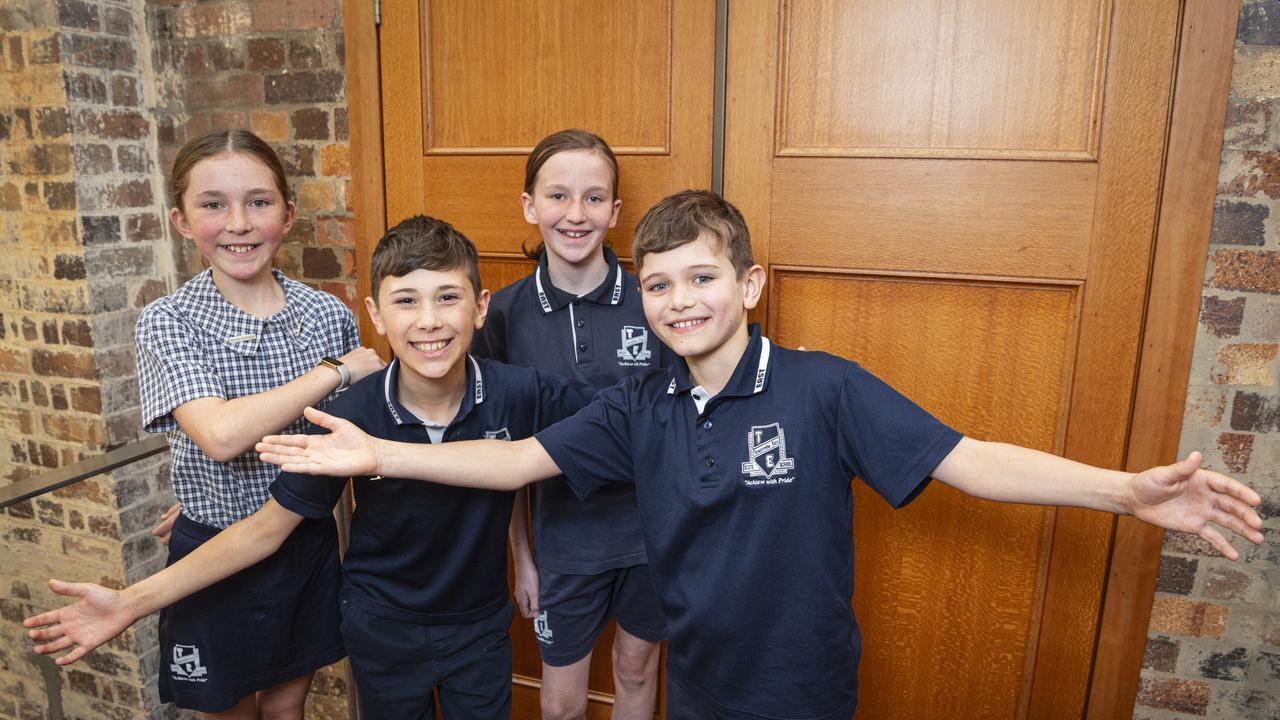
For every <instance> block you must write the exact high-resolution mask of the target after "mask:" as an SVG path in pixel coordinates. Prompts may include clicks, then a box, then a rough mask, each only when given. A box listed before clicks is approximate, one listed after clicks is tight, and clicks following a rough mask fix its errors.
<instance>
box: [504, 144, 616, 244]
mask: <svg viewBox="0 0 1280 720" xmlns="http://www.w3.org/2000/svg"><path fill="white" fill-rule="evenodd" d="M571 150H591V151H592V152H596V153H599V154H600V155H601V156H602V157H603V158H604V161H605V162H606V163H608V164H609V170H610V172H611V173H612V175H613V197H615V198H616V197H618V158H616V157H614V155H613V150H612V149H611V148H610V147H609V143H607V142H605V141H604V138H602V137H600V136H599V135H596V134H595V133H593V132H588V131H586V130H576V129H572V128H571V129H569V130H561V131H560V132H554V133H551V134H550V135H548V136H546V137H544V138H542V140H541V141H540V142H539V143H538V144H537V145H536V146H534V148H533V150H532V151H530V152H529V158H528V159H527V160H525V162H524V191H525V192H527V193H529V194H530V195H532V194H533V187H534V185H536V184H537V182H538V173H539V172H541V171H542V166H543V165H546V164H547V161H548V160H550V159H551V158H552V157H554V156H556V155H559V154H560V153H562V152H569V151H571ZM543 246H544V244H543V243H538V246H537V247H535V248H533V249H532V250H530V249H529V248H526V247H525V246H524V243H521V244H520V249H521V250H522V251H523V252H524V254H525V256H526V257H529V258H532V259H534V260H537V259H538V257H539V256H540V255H542V250H543Z"/></svg>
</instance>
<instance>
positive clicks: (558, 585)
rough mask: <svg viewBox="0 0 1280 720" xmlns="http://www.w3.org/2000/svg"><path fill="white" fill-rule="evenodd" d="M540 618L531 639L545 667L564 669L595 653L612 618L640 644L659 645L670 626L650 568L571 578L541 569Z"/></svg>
mask: <svg viewBox="0 0 1280 720" xmlns="http://www.w3.org/2000/svg"><path fill="white" fill-rule="evenodd" d="M538 607H539V608H540V609H541V610H540V612H539V614H538V617H536V618H534V619H533V635H534V637H535V638H537V640H538V649H539V650H540V651H541V652H542V662H544V663H546V664H547V665H550V666H552V667H564V666H566V665H572V664H573V663H576V662H578V661H579V660H581V659H582V658H584V657H586V656H587V653H590V652H591V648H592V647H594V646H595V644H596V640H598V639H599V638H600V633H602V632H604V628H605V625H607V624H608V623H609V619H610V618H616V619H617V621H618V626H619V627H621V628H622V629H623V630H626V631H627V632H629V633H631V634H632V635H635V636H636V637H638V638H640V639H641V640H648V641H649V642H659V641H661V640H663V639H665V638H666V636H667V621H666V618H665V617H663V615H662V608H661V607H660V606H659V605H658V595H657V593H656V592H655V591H654V589H653V580H652V578H650V577H649V566H648V565H635V566H632V567H628V568H618V569H615V570H606V571H604V572H602V573H599V574H597V575H567V574H560V573H554V572H550V571H548V570H543V569H542V568H538Z"/></svg>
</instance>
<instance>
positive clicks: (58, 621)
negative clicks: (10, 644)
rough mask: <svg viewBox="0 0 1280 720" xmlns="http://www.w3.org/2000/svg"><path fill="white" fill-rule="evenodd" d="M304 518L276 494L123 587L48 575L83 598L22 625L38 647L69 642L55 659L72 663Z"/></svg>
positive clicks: (43, 650) (262, 551)
mask: <svg viewBox="0 0 1280 720" xmlns="http://www.w3.org/2000/svg"><path fill="white" fill-rule="evenodd" d="M301 521H302V517H301V516H300V515H296V514H294V513H293V512H290V511H289V510H286V509H284V508H283V507H281V506H280V505H279V504H278V503H276V501H275V499H274V498H273V499H270V500H268V501H267V504H266V505H263V506H262V509H260V510H258V512H256V513H254V514H253V515H250V516H249V517H247V518H245V519H244V520H241V521H240V522H238V523H236V524H235V525H232V526H231V527H229V528H227V529H226V530H224V531H222V532H220V533H218V534H217V535H216V536H214V538H213V539H212V540H210V541H208V542H206V543H204V544H203V545H201V546H200V547H198V548H196V549H195V550H194V551H192V552H191V554H190V555H187V556H186V557H184V558H183V559H181V560H179V561H178V562H176V563H174V564H173V565H170V566H169V567H167V568H165V569H164V570H161V571H160V572H158V573H156V574H155V575H152V576H151V577H149V578H147V579H145V580H142V581H141V582H138V583H135V584H133V585H130V586H129V587H127V588H125V589H124V590H112V589H110V588H105V587H102V586H101V585H94V584H92V583H69V582H63V581H62V580H50V581H49V588H50V589H51V590H53V591H54V592H55V593H57V594H59V595H65V596H67V597H72V598H79V599H78V600H77V601H76V602H74V603H72V604H71V605H66V606H64V607H62V608H59V609H57V610H51V611H49V612H47V613H44V614H41V615H36V616H35V617H29V618H27V619H26V620H24V621H22V625H23V627H27V628H33V629H32V630H30V631H29V632H28V633H27V636H28V637H30V638H31V640H33V641H34V642H36V643H43V644H38V645H36V647H35V651H36V652H38V653H40V654H42V655H44V654H48V653H55V652H59V651H62V650H66V649H68V648H71V652H69V653H67V654H66V655H63V656H62V657H59V658H58V659H57V663H58V664H59V665H69V664H71V663H73V662H75V661H76V660H79V659H80V658H82V657H84V656H85V655H86V654H88V653H89V652H90V651H91V650H93V649H94V648H96V647H98V646H99V645H101V644H103V643H105V642H107V641H109V640H111V639H112V638H114V637H115V636H117V635H119V634H120V633H122V632H124V631H125V630H127V629H128V627H129V626H130V625H132V624H133V623H135V622H137V620H138V618H141V617H144V616H146V615H149V614H151V613H153V612H155V611H156V610H159V609H160V608H163V607H167V606H169V605H172V604H173V603H175V602H177V601H178V600H181V599H182V598H184V597H187V596H188V595H190V594H192V593H194V592H196V591H198V590H203V589H204V588H206V587H208V586H210V585H212V584H213V583H215V582H217V581H219V580H221V579H223V578H225V577H227V576H229V575H232V574H233V573H236V572H239V571H240V570H243V569H245V568H247V567H249V566H250V565H253V564H254V563H256V562H258V561H260V560H262V559H263V558H265V557H267V556H268V555H271V554H272V553H274V552H275V551H276V550H277V549H278V548H279V547H280V544H281V543H283V542H284V540H285V538H287V537H288V536H289V533H291V532H293V529H294V528H295V527H297V526H298V523H299V522H301Z"/></svg>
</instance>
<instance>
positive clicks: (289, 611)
mask: <svg viewBox="0 0 1280 720" xmlns="http://www.w3.org/2000/svg"><path fill="white" fill-rule="evenodd" d="M218 532H219V530H218V528H215V527H210V526H208V525H203V524H201V523H197V522H195V521H193V520H191V519H189V518H187V517H185V516H182V515H179V516H178V520H177V522H175V523H174V526H173V535H172V536H171V537H170V539H169V561H168V564H169V565H172V564H173V563H175V562H177V561H179V560H181V559H182V558H184V557H186V556H187V555H188V554H189V553H191V551H193V550H195V549H196V548H197V547H199V546H200V545H202V544H203V543H204V542H205V541H207V540H209V539H211V538H212V537H213V536H214V535H217V534H218ZM340 583H341V575H340V569H339V566H338V536H337V531H336V529H335V528H334V524H333V520H332V519H330V518H324V519H313V520H303V521H302V523H301V524H300V525H298V527H297V529H295V530H294V531H293V532H292V533H291V534H290V535H289V537H288V538H286V539H285V541H284V544H283V545H281V546H280V549H279V550H278V551H276V552H275V553H274V554H273V555H271V556H270V557H268V558H266V559H265V560H263V561H262V562H259V563H258V564H256V565H253V566H251V567H248V568H245V569H244V570H242V571H240V572H238V573H236V574H235V575H232V576H231V577H229V578H226V579H225V580H222V581H221V582H218V583H215V584H213V585H211V586H209V587H207V588H205V589H204V590H201V591H200V592H197V593H195V594H193V595H191V596H190V597H188V598H185V599H183V600H179V601H178V602H176V603H174V604H173V605H170V606H169V607H167V608H165V609H164V610H161V611H160V660H159V665H160V688H159V689H160V701H161V702H171V703H176V704H177V706H178V707H180V708H186V709H190V710H199V711H200V712H210V713H212V712H222V711H225V710H229V709H231V708H232V707H234V706H235V704H236V703H237V702H239V701H240V700H241V699H243V698H245V697H246V696H248V695H250V694H252V693H254V692H257V691H259V690H266V689H268V688H272V687H275V686H276V685H279V684H280V683H283V682H287V681H289V680H293V679H294V678H298V677H302V676H304V675H307V674H309V673H312V672H315V671H316V670H318V669H320V668H322V667H324V666H326V665H330V664H332V663H335V662H337V661H338V660H341V659H342V658H343V656H344V655H345V654H346V652H345V651H344V650H343V647H342V636H341V635H340V634H339V632H338V623H339V612H338V587H339V585H340Z"/></svg>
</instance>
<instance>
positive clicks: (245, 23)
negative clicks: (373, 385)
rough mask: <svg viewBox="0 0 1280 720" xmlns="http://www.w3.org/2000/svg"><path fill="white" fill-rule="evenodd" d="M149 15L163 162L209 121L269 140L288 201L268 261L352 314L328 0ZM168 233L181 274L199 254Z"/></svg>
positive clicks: (336, 33)
mask: <svg viewBox="0 0 1280 720" xmlns="http://www.w3.org/2000/svg"><path fill="white" fill-rule="evenodd" d="M150 19H151V27H152V32H153V36H154V38H155V43H156V47H155V58H156V82H157V88H158V91H159V98H158V102H157V108H156V119H157V122H158V124H159V136H160V157H161V159H162V162H163V163H164V166H165V167H166V168H168V167H169V166H170V165H171V164H172V160H173V156H174V154H175V153H176V152H177V150H178V148H179V147H180V146H181V145H182V143H183V142H185V141H186V140H188V139H190V138H192V137H195V136H197V135H199V134H200V133H202V132H205V131H206V130H208V129H210V128H221V127H243V128H249V129H251V130H253V131H254V132H255V133H257V134H258V135H259V136H261V137H262V139H264V140H266V141H267V142H269V143H271V144H272V146H273V147H275V149H276V152H277V153H279V155H280V158H281V160H282V161H283V162H284V164H285V170H286V172H287V173H288V175H289V182H290V185H291V189H292V191H293V194H294V199H295V201H296V202H297V205H298V220H297V222H296V223H295V225H294V228H293V231H292V232H291V233H290V235H289V237H288V239H287V240H286V242H285V245H284V247H283V248H282V249H281V251H280V255H279V256H278V257H277V258H276V264H277V266H278V267H280V269H281V270H283V271H284V272H285V274H287V275H289V276H290V277H293V278H296V279H300V280H303V281H305V282H307V283H309V284H310V285H312V286H314V287H317V288H320V289H322V290H326V291H328V292H331V293H333V294H334V295H337V296H338V297H339V298H341V299H342V300H344V301H345V302H346V303H347V304H348V305H349V306H350V307H351V308H352V309H353V310H355V311H357V312H359V309H358V303H357V302H356V300H357V299H356V288H355V250H354V238H353V237H352V234H351V212H350V210H349V209H348V202H347V197H348V194H349V193H348V187H349V185H350V183H351V168H350V159H349V157H350V155H349V145H348V141H347V106H346V92H345V87H344V83H345V81H344V72H343V64H342V63H343V51H344V48H343V35H342V17H341V8H340V6H339V4H338V2H337V0H256V1H254V0H226V1H223V2H209V3H201V4H192V3H185V2H179V1H178V0H152V2H151V10H150ZM172 236H173V237H174V238H175V244H174V245H175V247H176V248H178V250H179V253H178V261H177V262H178V267H179V272H180V273H181V275H182V278H183V279H185V278H186V277H189V276H190V275H192V274H194V273H196V272H198V271H199V270H200V269H201V267H202V263H201V259H200V256H199V253H197V252H196V251H195V248H194V246H192V245H191V244H189V243H182V242H181V238H180V237H179V236H178V235H177V234H176V233H172Z"/></svg>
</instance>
